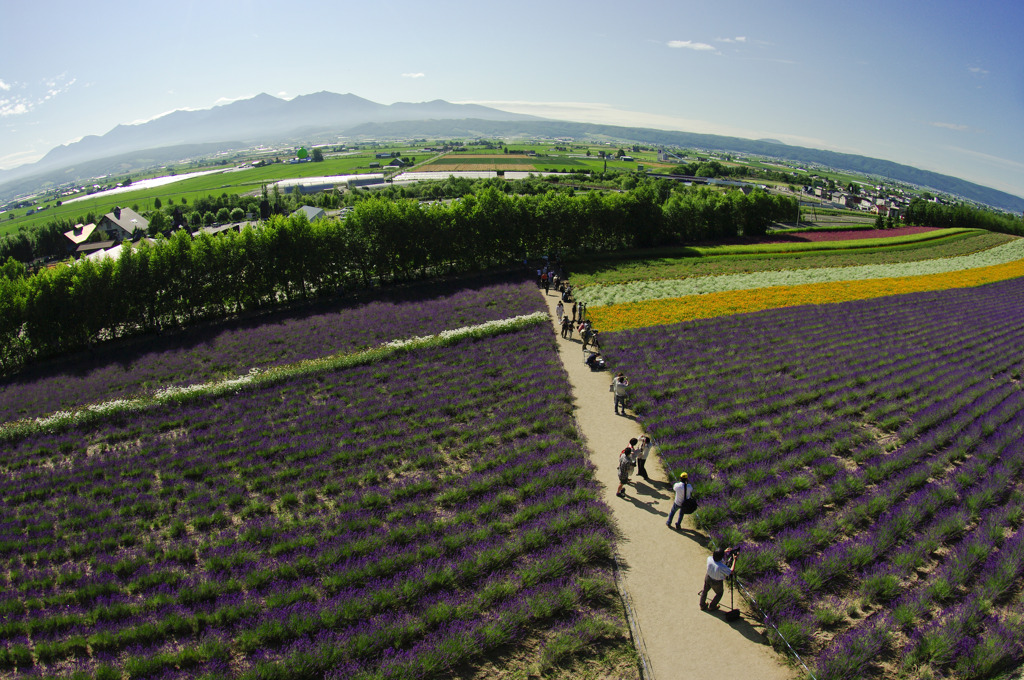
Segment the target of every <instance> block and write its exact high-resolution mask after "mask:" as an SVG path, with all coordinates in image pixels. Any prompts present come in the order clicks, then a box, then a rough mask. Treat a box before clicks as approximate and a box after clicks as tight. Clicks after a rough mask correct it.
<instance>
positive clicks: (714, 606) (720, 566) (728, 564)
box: [700, 549, 736, 612]
mask: <svg viewBox="0 0 1024 680" xmlns="http://www.w3.org/2000/svg"><path fill="white" fill-rule="evenodd" d="M735 566H736V553H731V554H730V552H729V551H728V550H721V549H719V550H716V551H715V552H714V553H712V554H711V555H710V556H708V573H707V574H706V575H705V576H704V590H702V591H701V592H700V608H701V610H702V611H709V612H713V611H717V610H718V602H719V601H720V600H721V599H722V594H723V593H724V592H725V585H724V584H725V579H727V578H729V577H730V576H732V570H733V568H735ZM709 590H713V591H715V596H714V597H713V598H712V599H711V604H707V603H706V601H707V597H708V591H709Z"/></svg>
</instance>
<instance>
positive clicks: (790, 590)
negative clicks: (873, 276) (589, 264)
mask: <svg viewBox="0 0 1024 680" xmlns="http://www.w3.org/2000/svg"><path fill="white" fill-rule="evenodd" d="M1022 299H1024V278H1017V279H1012V280H1008V281H1003V282H999V283H993V284H989V285H985V286H979V287H974V288H961V289H951V290H946V291H938V292H927V293H914V294H907V295H900V296H893V297H890V298H887V299H884V300H871V301H858V302H849V303H843V304H836V305H825V306H817V305H816V306H804V307H796V308H790V309H779V310H774V311H771V312H761V313H756V314H746V315H739V316H730V317H721V318H717V319H712V320H707V321H693V322H687V323H680V324H675V325H670V326H661V327H657V328H645V329H638V330H630V331H622V332H618V333H608V334H607V336H605V337H603V338H602V341H603V342H602V349H603V351H604V353H605V354H606V356H607V357H608V359H609V361H610V363H611V364H612V365H613V366H615V368H616V370H623V371H625V372H627V373H628V374H629V375H630V377H631V383H632V384H633V385H634V389H633V398H634V408H635V409H636V411H637V412H638V413H639V414H640V415H641V417H642V418H643V420H644V423H645V427H646V428H647V431H648V432H650V433H651V434H652V435H653V436H654V437H655V438H656V440H657V442H658V445H659V451H660V453H661V455H662V459H663V461H664V463H665V465H666V466H667V468H668V470H669V473H670V476H671V475H673V474H678V472H680V471H683V470H685V471H687V472H689V475H690V479H691V481H692V483H693V484H694V486H695V491H696V493H697V495H698V497H700V498H701V504H700V508H699V509H698V510H697V512H696V513H695V521H696V522H697V524H698V526H699V527H701V528H702V529H704V530H705V531H707V532H708V533H709V535H710V537H711V540H712V543H713V544H716V545H725V544H736V543H743V544H745V546H746V548H745V549H744V551H743V553H742V555H741V557H740V562H739V570H738V573H739V574H740V576H741V578H742V579H743V580H744V581H745V582H746V586H747V587H748V588H749V590H750V592H751V594H752V595H753V597H754V599H755V600H756V601H757V602H758V603H759V605H760V606H761V607H762V608H763V610H764V611H765V613H766V614H767V615H768V616H769V617H770V618H771V619H772V621H773V622H774V623H776V624H777V625H778V626H779V628H780V630H784V631H786V630H788V631H790V632H795V633H796V637H797V642H798V643H800V644H803V645H805V646H806V647H807V648H808V649H809V651H810V655H811V656H812V660H813V663H814V665H815V666H816V667H817V670H816V675H817V676H818V677H825V678H852V677H864V676H866V675H871V674H872V672H873V671H872V669H871V668H865V666H866V665H867V666H870V665H871V664H873V663H875V662H877V661H878V660H879V655H880V654H893V655H894V656H895V657H896V658H898V659H900V660H902V661H901V662H900V663H902V664H904V668H903V672H906V673H908V674H912V673H916V672H917V670H916V669H917V668H918V667H927V668H928V669H930V672H932V673H933V674H948V673H952V672H953V671H954V670H955V669H962V671H963V672H965V673H966V672H968V671H969V673H970V674H972V675H971V677H986V676H984V675H977V676H976V675H973V674H974V673H975V672H976V670H975V669H979V668H988V669H996V670H998V669H1002V668H1005V667H1007V665H1012V664H1019V663H1020V659H1021V657H1022V649H1021V647H1020V646H1019V645H1017V646H1014V645H1013V644H1010V643H1009V641H1010V640H1014V639H1016V640H1020V639H1022V635H1024V624H1021V623H1020V618H1019V617H1016V618H1014V615H1013V613H1014V611H1015V605H1014V593H1017V592H1019V590H1020V588H1021V586H1022V585H1024V550H1022V549H1021V548H1020V546H1021V544H1022V543H1024V531H1022V524H1024V487H1022V486H1021V484H1020V481H1019V480H1020V478H1021V473H1022V472H1024V391H1022V390H1021V388H1020V385H1021V380H1022V377H1024V375H1022V374H1024V366H1022V364H1021V360H1020V353H1019V348H1020V346H1021V345H1022V343H1024V308H1022V306H1021V304H1020V301H1021V300H1022ZM844 611H845V614H844ZM890 612H891V617H890ZM815 626H817V627H819V630H817V631H815V630H812V629H813V627H815ZM809 628H810V629H809ZM826 631H827V632H826ZM988 631H992V633H993V636H994V638H993V639H994V640H995V642H993V643H991V644H980V643H979V640H984V639H987V632H988ZM1014 635H1016V638H1014V637H1013V636H1014ZM876 670H877V668H876ZM924 670H927V669H924ZM924 670H922V673H923V672H924Z"/></svg>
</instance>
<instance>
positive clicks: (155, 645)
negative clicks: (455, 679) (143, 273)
mask: <svg viewBox="0 0 1024 680" xmlns="http://www.w3.org/2000/svg"><path fill="white" fill-rule="evenodd" d="M483 332H490V331H487V330H486V329H485V330H484V331H481V333H483ZM467 335H469V337H465V338H463V339H458V338H448V339H445V340H444V341H443V344H440V345H439V346H422V345H416V346H415V347H410V346H409V345H408V343H407V344H406V345H405V346H404V347H400V348H394V347H392V348H389V351H388V352H387V353H386V354H383V355H381V356H380V357H378V358H377V359H375V360H373V361H366V362H361V363H359V364H358V365H354V366H348V367H339V368H334V367H330V366H327V367H319V368H318V369H317V370H310V371H296V372H295V373H293V374H284V373H282V374H280V375H278V376H277V379H275V380H273V381H267V382H260V381H258V380H257V381H255V382H254V383H253V384H250V385H247V386H245V388H244V389H241V390H240V391H238V393H237V394H235V393H232V394H231V398H229V399H224V398H219V397H220V396H222V395H218V394H211V393H206V392H203V391H196V392H192V393H189V394H181V395H179V397H180V398H179V399H174V400H170V401H169V402H167V403H164V404H162V405H161V404H157V405H155V406H150V407H148V408H146V409H143V410H141V411H136V412H130V411H126V410H124V409H123V408H113V407H112V408H111V410H109V411H108V412H107V413H106V414H105V417H104V418H103V419H100V420H95V421H90V422H88V423H87V424H85V425H76V424H74V423H73V422H69V423H65V424H64V425H63V426H61V427H55V428H51V429H48V430H47V429H44V428H36V429H34V430H32V431H31V432H24V433H21V434H20V435H17V436H11V437H9V438H8V441H7V442H5V451H6V453H5V457H4V459H3V461H2V463H0V466H2V467H0V472H2V475H0V518H2V519H0V565H2V567H3V573H4V574H5V575H6V581H5V587H4V588H3V591H2V593H0V612H2V614H3V619H2V622H0V640H2V645H0V650H2V653H0V672H9V671H10V670H11V669H13V668H14V667H17V669H18V673H19V674H21V673H28V672H31V673H37V674H48V673H60V674H71V673H73V672H77V671H82V672H86V673H88V674H91V675H95V676H97V677H122V676H123V675H124V674H127V676H129V677H200V676H203V677H213V676H216V677H244V678H254V679H255V678H265V677H288V678H304V677H318V678H319V677H325V676H330V677H346V678H349V677H371V676H372V677H382V678H383V677H396V678H397V677H412V676H419V675H427V674H434V675H438V674H444V673H445V672H446V669H450V668H452V667H453V666H457V665H459V664H463V663H466V662H467V661H471V660H472V659H474V658H477V657H479V655H481V654H483V653H485V652H486V651H488V650H490V649H494V648H495V647H498V646H500V645H503V644H507V643H509V642H512V641H515V640H517V639H520V638H521V637H522V636H523V635H526V634H530V633H531V631H536V630H543V629H545V628H547V627H549V626H551V627H554V628H556V629H559V630H561V629H563V628H564V626H565V624H566V622H577V624H579V627H580V630H585V631H587V630H591V631H592V630H604V631H606V632H607V627H606V626H600V625H599V626H597V627H596V628H595V627H594V626H586V625H583V624H581V623H579V622H581V621H584V620H587V619H594V620H595V622H597V621H604V620H605V617H606V615H605V614H604V613H602V610H601V608H602V606H603V605H601V604H600V601H599V600H598V601H595V600H594V599H592V598H591V596H590V595H589V594H588V593H593V592H595V591H599V590H601V588H597V587H595V585H594V584H595V582H605V581H607V576H606V574H605V571H604V570H605V569H606V566H605V565H606V564H607V562H608V558H609V556H610V550H611V542H612V532H611V528H610V527H609V525H608V520H607V509H606V508H604V507H603V505H602V504H601V503H600V502H599V501H598V500H597V498H598V496H597V492H596V489H595V486H594V482H593V479H592V475H591V469H590V467H589V466H588V464H587V463H586V461H585V458H584V454H583V450H582V447H581V445H580V442H579V441H578V438H577V435H576V431H575V428H574V425H573V420H572V413H571V398H570V395H569V391H568V386H567V382H566V380H565V377H564V373H563V372H562V369H561V367H560V365H559V364H558V360H557V357H556V355H555V353H554V352H553V351H551V350H552V334H551V329H550V327H548V326H547V325H544V324H537V323H530V325H528V326H527V327H525V328H522V329H520V330H514V331H511V332H507V333H503V334H501V335H497V336H491V337H474V335H473V334H472V333H469V334H467ZM439 342H440V341H439ZM606 587H607V586H605V588H606ZM26 654H27V655H26Z"/></svg>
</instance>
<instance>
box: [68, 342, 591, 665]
mask: <svg viewBox="0 0 1024 680" xmlns="http://www.w3.org/2000/svg"><path fill="white" fill-rule="evenodd" d="M547 334H548V335H550V331H548V332H547ZM539 337H540V338H541V339H542V341H546V342H547V343H549V344H550V340H549V339H548V340H545V338H544V334H540V335H539ZM516 340H517V343H518V344H515V343H513V346H518V347H520V348H521V347H522V339H521V338H518V339H516ZM471 344H472V343H471ZM503 352H504V353H505V354H507V355H508V356H511V355H513V354H514V353H515V352H512V351H510V349H505V348H500V349H499V350H498V353H499V354H502V353H503ZM485 366H487V367H488V368H489V367H492V366H493V362H492V360H490V358H489V357H488V358H487V359H486V363H485ZM521 368H522V367H521V366H520V367H519V368H518V369H517V370H516V372H515V373H516V378H515V380H514V381H513V383H516V382H521V381H522V380H523V375H522V374H523V371H522V370H519V369H521ZM525 373H526V375H530V372H529V371H526V372H525ZM538 373H540V374H542V375H543V374H544V373H545V372H538ZM547 373H550V370H549V371H548V372H547ZM470 375H471V377H473V378H475V380H472V381H470V382H475V383H476V384H477V385H479V382H480V381H479V376H478V375H475V376H474V375H473V374H470ZM531 380H532V379H531ZM499 382H504V381H499ZM534 382H535V384H536V380H535V381H534ZM562 385H564V383H562ZM561 389H562V390H564V386H563V387H562V388H561ZM529 391H530V392H531V393H534V394H535V395H539V394H544V392H543V391H539V390H537V389H536V388H532V389H531V390H529ZM286 392H288V390H287V389H285V390H279V392H278V393H286ZM561 400H562V401H564V399H561ZM522 401H523V399H520V402H522ZM551 402H552V403H559V399H557V398H556V399H553V400H552V401H551ZM291 406H292V405H286V407H288V408H291ZM541 415H543V414H541ZM548 415H549V416H550V413H549V414H548ZM293 422H294V419H293ZM317 425H322V423H317ZM467 425H470V426H471V424H470V423H467ZM457 426H458V425H457ZM202 429H203V430H204V431H215V430H216V429H217V424H216V422H214V421H209V420H208V421H207V422H206V423H205V424H204V425H203V427H202ZM194 434H195V433H194ZM368 435H370V436H372V434H371V433H369V432H368ZM100 436H102V434H100ZM186 436H191V435H186ZM204 437H206V438H212V439H215V437H209V433H207V434H203V435H202V436H200V437H195V436H193V437H191V440H193V443H196V442H197V441H198V443H199V444H200V448H203V447H206V445H207V441H204V440H203V439H204ZM178 440H180V437H179V438H178ZM189 445H190V444H189ZM216 449H217V450H218V451H219V452H220V453H219V454H218V456H217V457H216V458H215V459H214V460H213V464H212V465H210V467H209V469H208V472H215V471H217V470H218V465H220V464H221V463H223V462H224V461H225V460H227V459H228V458H229V456H228V455H226V454H225V453H224V451H223V445H222V444H220V443H218V444H217V445H216ZM561 449H563V450H564V449H565V444H561ZM569 450H571V445H570V447H569ZM281 454H283V455H287V456H296V455H298V452H297V451H296V450H294V449H285V450H282V451H281ZM112 458H113V457H112ZM548 458H549V459H550V456H549V457H548ZM171 460H174V459H171ZM188 460H196V461H197V462H199V461H201V460H202V456H189V458H188ZM302 460H309V459H305V458H303V459H302ZM580 460H582V456H581V457H580ZM217 461H220V463H217ZM169 462H170V461H169ZM273 462H274V461H273V460H267V463H268V464H272V463H273ZM208 464H209V463H208ZM502 465H503V464H499V465H498V466H497V467H490V468H489V471H492V472H493V473H494V474H496V475H497V474H502V470H503V469H504V468H503V467H502ZM179 467H184V466H179ZM279 467H283V466H279ZM261 469H265V468H261ZM550 469H551V471H552V472H554V473H556V474H560V473H559V472H558V469H557V466H556V467H555V468H550ZM230 470H231V468H230V467H226V468H224V471H225V472H230ZM485 476H486V475H485ZM563 476H564V477H565V478H566V479H571V481H572V483H573V484H577V485H578V484H579V483H580V480H581V470H580V469H579V467H578V466H575V467H574V468H573V470H572V472H571V474H568V475H563ZM543 477H544V475H543V474H542V476H541V479H539V480H540V481H543ZM483 480H484V478H483V477H473V482H472V483H474V484H476V483H477V482H478V481H483ZM196 481H197V482H200V481H201V480H199V479H197V480H196ZM204 481H205V480H204ZM214 483H216V482H214ZM559 483H562V482H559ZM200 485H201V484H200V483H196V484H193V486H200ZM521 485H522V486H526V485H524V484H521ZM535 485H536V484H535ZM186 487H187V486H186ZM536 487H537V488H538V491H540V490H541V488H542V487H543V486H542V485H536ZM549 488H554V487H553V486H549ZM339 491H342V492H343V488H342V490H339ZM542 495H543V494H542ZM344 497H345V495H344V493H342V496H341V497H338V498H344ZM198 498H199V497H198ZM385 498H386V497H385ZM588 498H592V494H591V495H590V496H589V497H588ZM352 500H353V501H354V500H355V497H354V496H353V497H352ZM467 501H468V505H471V506H473V507H474V508H485V507H486V506H487V503H489V502H490V501H489V500H488V497H487V496H486V495H482V496H475V497H470V498H469V499H467ZM591 503H592V501H591ZM465 507H467V505H456V506H454V507H453V511H454V512H456V513H460V512H464V511H465V510H463V509H461V508H465ZM496 507H497V506H496ZM525 507H526V506H524V507H523V508H522V509H525ZM584 507H588V506H581V510H582V509H583V508H584ZM481 511H485V512H489V513H492V514H493V513H494V510H481ZM496 516H497V517H498V518H501V517H504V516H508V515H507V514H505V513H499V514H498V515H496ZM539 517H540V518H539V519H538V521H547V520H544V517H543V515H542V516H539ZM252 521H255V518H253V520H252ZM545 525H547V524H545ZM527 530H528V529H527ZM294 535H295V532H286V533H285V535H283V536H281V537H279V538H282V539H284V540H285V541H286V542H287V541H290V540H291V539H292V538H301V537H295V536H294ZM218 536H219V537H220V538H218V539H217V543H218V544H219V548H217V551H218V553H217V554H218V555H219V557H218V559H223V558H229V557H230V554H229V550H228V547H229V546H228V545H227V544H223V543H221V541H222V540H225V539H229V538H230V532H229V530H228V532H227V534H224V533H221V534H219V535H218ZM355 540H358V539H355ZM280 544H281V542H279V543H278V544H274V545H280ZM259 546H260V544H255V545H253V544H247V545H246V548H245V551H247V552H249V553H252V552H254V551H258V550H259V549H260V548H259ZM213 547H214V546H210V547H207V548H204V547H203V546H202V545H200V546H196V547H194V548H193V550H194V551H195V550H199V551H200V552H201V555H200V558H202V557H203V552H204V551H209V553H207V554H211V555H212V554H213V550H212V548H213ZM479 549H480V550H484V548H482V547H481V548H479ZM310 551H311V549H303V548H300V549H299V550H298V551H296V552H295V553H293V554H294V555H295V556H296V559H301V558H302V557H303V556H305V557H309V556H311V555H312V552H310ZM224 553H227V554H224ZM300 553H301V554H300ZM130 554H134V555H135V556H136V557H137V556H139V554H138V553H137V552H134V553H132V552H131V551H128V552H125V554H124V555H123V556H124V557H127V556H129V555H130ZM474 554H475V553H474ZM214 556H216V555H214ZM276 561H278V563H282V559H281V558H279V559H278V560H276ZM307 563H309V562H307ZM189 568H191V567H186V570H188V569H189ZM254 572H255V571H254V570H253V569H248V571H244V572H241V573H239V576H243V573H249V575H251V573H254ZM221 573H225V575H226V573H228V571H221ZM145 575H146V571H145V570H144V567H142V568H139V569H138V570H136V571H134V572H133V576H142V577H144V576H145ZM189 583H191V582H189ZM203 583H204V582H203V581H199V582H195V583H193V585H191V586H190V587H189V589H190V590H196V589H197V588H199V589H202V586H203ZM295 583H296V584H302V583H306V582H305V581H304V580H302V579H299V580H297V581H296V582H295ZM268 587H269V586H268ZM302 587H308V586H302ZM281 590H282V596H287V595H288V593H290V592H294V591H293V590H292V589H290V587H288V586H286V585H284V584H282V589H281ZM145 592H154V591H152V590H150V591H145ZM179 592H184V591H183V590H181V591H179ZM256 592H263V593H266V592H267V591H266V590H265V588H264V589H262V590H261V589H260V588H257V591H256ZM271 594H272V593H271ZM222 596H223V597H224V598H225V605H224V606H225V607H226V606H227V602H228V601H229V598H231V597H234V596H233V595H230V594H229V591H227V592H224V593H223V595H222ZM119 597H121V596H120V594H119ZM220 597H221V596H220V595H216V594H215V593H214V600H212V602H211V603H216V602H219V600H220ZM274 597H275V598H278V597H279V596H276V595H274ZM128 599H129V600H130V599H131V598H128ZM106 602H108V603H109V605H110V606H106V607H105V609H99V610H111V609H110V607H111V606H113V607H118V606H120V605H121V604H123V603H124V600H119V599H110V598H108V600H106ZM181 604H183V603H180V602H179V604H178V606H180V605H181ZM101 606H102V605H101ZM197 606H198V605H197ZM223 608H224V607H218V608H217V611H221V610H222V609H223ZM91 610H92V611H95V610H97V609H95V608H93V609H91ZM161 611H162V612H163V613H164V614H166V613H167V612H166V611H165V610H163V609H162V610H161ZM165 619H166V617H165ZM147 622H150V623H152V622H153V617H152V615H150V614H146V615H145V617H143V618H142V619H141V620H140V621H139V622H138V623H137V625H135V626H133V627H132V631H131V632H132V634H133V636H137V635H138V631H141V630H145V628H144V627H145V626H146V625H147ZM161 623H162V625H166V621H164V620H161ZM115 630H116V631H117V635H121V634H122V633H123V632H124V630H125V629H123V628H118V629H115ZM58 637H59V636H58ZM155 649H156V648H155ZM153 653H154V654H156V653H158V652H157V651H154V652H153ZM138 663H140V664H141V663H142V662H141V661H140V662H138Z"/></svg>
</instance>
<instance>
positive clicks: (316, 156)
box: [313, 147, 324, 163]
mask: <svg viewBox="0 0 1024 680" xmlns="http://www.w3.org/2000/svg"><path fill="white" fill-rule="evenodd" d="M313 162H314V163H323V162H324V152H323V150H322V149H321V148H320V147H314V148H313Z"/></svg>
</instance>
